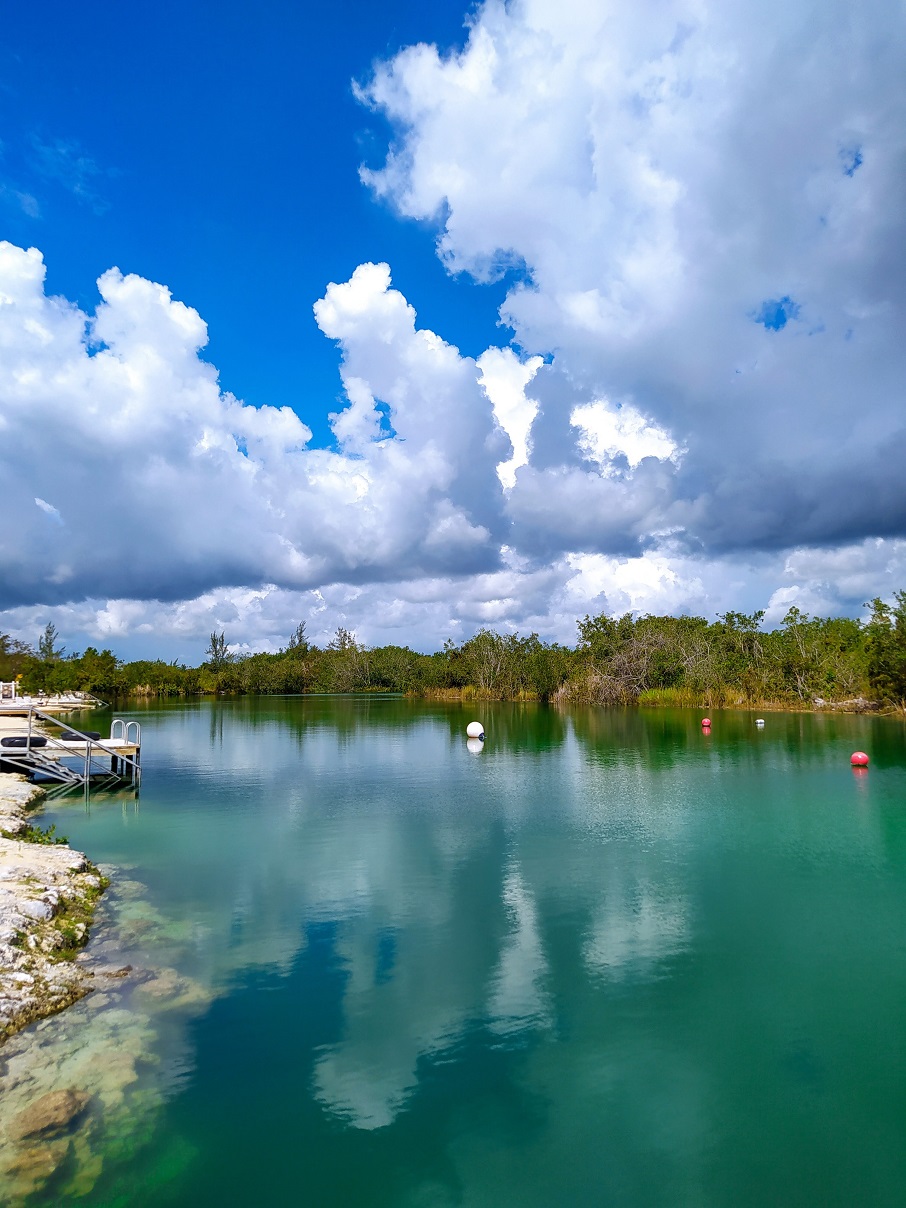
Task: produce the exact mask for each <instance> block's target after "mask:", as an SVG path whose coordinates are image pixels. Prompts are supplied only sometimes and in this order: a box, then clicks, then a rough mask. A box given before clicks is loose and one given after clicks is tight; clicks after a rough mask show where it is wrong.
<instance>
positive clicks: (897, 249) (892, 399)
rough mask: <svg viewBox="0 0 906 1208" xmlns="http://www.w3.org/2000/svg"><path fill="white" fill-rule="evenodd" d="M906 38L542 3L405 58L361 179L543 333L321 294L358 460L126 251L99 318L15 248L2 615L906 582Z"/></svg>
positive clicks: (289, 609) (377, 80)
mask: <svg viewBox="0 0 906 1208" xmlns="http://www.w3.org/2000/svg"><path fill="white" fill-rule="evenodd" d="M904 59H906V16H904V10H903V9H902V7H901V6H899V5H897V4H894V3H892V2H883V0H882V2H879V3H867V4H861V5H858V6H857V5H855V4H851V3H822V4H820V5H818V4H810V5H796V6H792V7H791V6H789V5H786V4H780V3H768V4H767V5H762V6H759V7H758V8H757V9H756V8H754V7H753V6H751V5H744V4H736V3H721V4H716V3H714V4H710V3H704V2H692V0H690V2H685V0H679V2H675V3H668V2H665V3H659V4H646V5H641V6H639V5H635V6H633V5H627V4H625V3H620V4H617V3H609V4H608V3H604V4H598V5H588V4H586V3H582V2H581V0H557V2H556V3H554V2H553V0H528V2H524V3H511V4H509V5H506V6H505V5H504V4H502V3H496V2H491V3H488V4H485V5H484V6H483V7H482V8H480V9H479V10H478V11H477V13H476V14H475V16H474V18H473V20H472V24H471V27H470V31H469V38H468V41H467V43H466V45H465V46H464V48H463V49H462V50H461V51H460V52H457V53H454V54H451V55H449V56H446V57H444V56H441V55H439V54H438V52H437V50H436V49H435V48H434V47H430V46H424V45H420V46H415V47H410V48H408V49H407V50H405V51H403V52H402V53H401V54H399V55H398V56H397V57H396V58H394V59H393V60H391V61H389V62H386V63H383V64H381V65H379V66H378V68H377V70H376V72H375V74H374V76H373V78H372V79H371V80H370V81H369V82H368V83H367V84H365V85H363V86H362V87H361V88H360V95H361V97H362V99H363V101H364V102H365V103H367V104H370V105H372V106H374V107H375V108H376V109H378V110H380V111H381V112H383V113H384V114H385V115H386V116H387V118H388V119H389V121H390V122H391V124H392V127H393V130H394V140H393V143H392V146H391V150H390V153H389V155H388V158H387V160H386V163H385V164H383V165H382V166H380V167H378V168H373V169H363V178H364V179H365V181H366V183H367V184H368V185H369V186H370V187H371V188H372V189H373V190H374V191H375V192H376V193H377V194H379V195H380V196H381V197H382V198H383V199H384V200H385V201H387V202H389V203H390V204H392V205H393V206H394V207H396V209H397V210H398V211H399V213H400V214H401V215H402V216H407V217H411V218H418V219H429V220H432V221H434V222H436V223H437V224H438V228H439V231H440V234H439V239H438V251H439V254H440V255H441V256H442V257H443V258H444V260H445V261H446V262H447V264H448V265H449V267H450V269H451V270H452V271H465V272H467V273H470V274H472V275H473V276H474V277H475V278H476V279H478V280H479V281H480V280H482V279H487V278H489V277H493V276H495V275H499V274H500V273H502V272H504V271H507V270H511V269H512V268H513V267H514V266H515V267H516V268H517V270H518V272H517V276H518V283H517V284H515V285H514V286H513V287H512V288H511V289H510V291H509V293H508V296H507V299H506V302H505V304H504V307H503V309H502V317H503V318H504V320H505V321H506V323H507V324H508V325H509V326H510V327H511V328H512V329H513V332H514V341H513V347H512V348H505V349H490V350H488V352H487V353H485V354H484V356H482V357H480V358H479V359H478V361H477V362H476V361H473V360H471V359H470V358H467V357H464V356H462V355H460V353H459V352H458V350H457V349H455V348H453V347H451V346H450V345H449V344H447V343H445V342H444V341H443V339H442V338H441V337H440V336H439V335H435V334H433V333H431V332H428V331H424V330H419V328H418V326H417V323H416V316H415V313H414V311H413V309H412V307H411V306H410V305H409V304H408V303H407V301H406V300H405V299H404V298H403V297H402V296H401V295H400V294H399V293H398V292H397V291H395V290H394V289H393V288H392V286H391V282H390V273H389V269H388V268H387V266H385V265H374V264H367V265H361V266H360V267H359V268H358V269H357V270H356V271H355V272H354V273H353V275H352V276H351V278H350V279H349V281H347V282H346V283H344V284H334V285H330V286H329V287H328V289H327V291H326V293H325V296H324V297H323V298H322V299H321V300H320V301H319V302H318V303H317V304H316V306H315V314H316V318H317V321H318V324H319V326H320V327H321V329H322V331H323V332H324V334H325V336H326V337H328V338H330V339H332V340H334V341H336V342H337V344H338V346H339V351H340V356H341V359H342V377H343V384H344V389H345V394H346V399H345V403H344V405H343V406H341V407H340V409H339V410H338V411H337V413H336V414H335V415H334V416H333V417H332V426H333V431H334V434H335V437H336V446H335V447H334V448H332V449H329V450H327V449H316V448H312V447H311V446H310V433H309V431H308V429H307V428H306V427H305V425H304V424H303V423H302V422H301V421H300V420H299V419H298V417H297V416H296V415H295V413H294V412H293V411H291V410H290V409H289V408H282V409H280V410H276V409H273V408H267V407H264V408H260V409H258V408H255V407H253V406H249V405H245V404H242V403H240V402H239V401H237V400H236V399H234V398H233V397H232V396H230V395H229V394H227V393H224V392H223V391H222V390H221V389H220V386H219V384H218V381H217V375H216V371H215V370H214V368H213V367H211V366H210V365H208V364H206V363H205V362H204V361H203V360H202V359H201V358H200V357H199V351H200V350H201V349H202V348H203V346H204V343H205V340H206V331H205V326H204V323H203V322H202V320H201V319H200V317H199V316H198V315H197V314H196V313H195V312H194V311H193V310H191V309H190V308H189V307H188V306H186V305H184V304H183V303H181V302H177V301H175V300H173V298H172V297H171V296H170V294H169V292H168V291H167V290H166V289H165V288H164V287H162V286H159V285H154V284H152V283H150V282H148V281H145V280H142V279H139V278H137V277H131V276H127V277H123V276H122V274H120V273H119V272H117V271H116V270H111V271H109V272H107V273H105V274H104V276H102V277H101V279H100V281H99V288H100V292H101V302H100V305H99V306H98V309H97V312H96V313H95V314H94V315H88V314H85V313H82V312H81V311H79V310H78V309H76V308H75V307H73V306H71V305H69V304H68V303H66V302H65V301H63V300H61V299H57V298H49V297H47V296H46V294H45V292H44V288H43V264H42V261H41V258H40V255H39V254H38V253H37V252H35V251H34V250H30V251H25V250H23V249H19V248H15V247H12V246H11V245H9V244H4V245H2V247H0V466H2V474H3V491H4V515H5V517H6V519H7V523H5V524H4V525H3V526H2V530H0V561H2V566H3V576H2V588H0V608H5V609H6V610H7V612H6V613H5V614H0V623H2V624H3V626H4V627H5V628H13V629H14V630H15V629H17V628H18V629H22V630H23V631H24V630H25V629H27V627H28V626H29V625H30V624H33V622H34V619H35V618H36V617H37V615H38V612H40V613H41V615H42V616H43V615H45V614H46V615H51V613H50V612H48V608H47V606H51V605H52V606H55V607H56V608H57V609H59V610H61V611H60V612H59V613H58V614H57V615H59V616H60V617H61V618H64V622H65V623H68V624H69V625H70V627H72V628H76V629H78V630H79V631H83V632H86V633H89V634H94V635H97V636H99V637H103V636H105V635H106V636H117V635H125V634H128V633H132V632H136V631H141V629H142V628H143V627H144V628H146V629H148V630H149V631H151V630H155V629H156V630H157V631H158V632H159V631H161V630H164V631H170V632H173V633H177V634H179V633H182V634H185V635H187V636H188V635H192V634H203V633H206V632H209V631H210V627H211V625H213V624H219V623H223V624H227V625H233V626H234V627H235V628H237V629H238V628H243V629H244V632H243V633H242V635H241V636H244V637H248V638H249V640H254V641H257V642H259V643H263V644H267V642H268V641H269V640H270V638H271V637H272V636H273V638H274V640H275V641H276V640H277V638H278V637H279V636H280V634H281V630H282V634H284V635H285V633H286V632H288V630H289V629H290V628H292V624H290V622H291V621H293V618H295V619H299V618H300V617H301V616H306V617H308V618H309V619H311V620H313V621H315V625H314V630H315V632H317V631H318V626H319V618H321V617H322V616H323V620H324V627H325V629H326V630H328V631H329V629H330V628H332V627H333V626H334V625H335V624H337V623H347V624H351V625H352V626H353V627H355V628H358V629H359V630H360V632H361V633H363V635H364V636H366V638H367V639H368V640H375V641H380V640H403V641H411V642H413V644H421V645H423V646H424V645H431V644H434V643H436V642H438V641H440V640H441V639H442V638H443V637H444V636H446V635H447V634H448V633H451V632H453V633H456V632H466V631H467V630H469V629H470V628H474V627H475V626H476V625H478V624H481V623H492V624H497V625H516V626H519V627H522V628H526V627H529V626H531V627H534V628H538V629H540V630H541V631H542V632H545V633H547V634H548V635H549V636H558V637H561V638H570V637H571V636H572V623H573V619H574V618H575V616H576V615H580V614H581V613H583V612H584V611H586V610H587V609H589V608H600V607H609V608H612V609H621V608H627V607H629V608H641V609H646V608H651V609H652V610H671V611H680V610H683V609H695V610H701V611H706V612H708V611H710V612H713V611H715V610H717V609H721V608H725V607H735V606H739V605H743V606H746V605H748V606H752V607H756V606H764V605H765V604H769V606H770V615H771V616H772V617H773V618H776V617H777V616H779V615H782V611H783V609H784V608H785V607H786V606H787V605H788V604H789V603H793V602H796V603H800V604H801V605H803V606H805V607H812V608H816V609H822V610H825V611H828V610H837V609H852V608H853V607H858V605H859V604H860V603H861V601H862V600H864V599H866V598H867V597H868V596H870V595H874V594H878V593H880V594H887V593H889V591H890V590H892V589H893V588H895V587H898V586H902V585H903V584H904V583H906V544H904V541H903V537H904V536H906V476H904V475H903V472H902V465H903V463H904V455H906V408H904V398H903V388H904V386H903V384H904V382H906V342H904V341H903V340H902V336H901V333H902V331H903V330H904V317H906V316H904V291H906V88H904V85H903V81H902V63H903V62H904ZM514 349H515V350H517V351H514ZM542 358H543V362H544V363H542ZM325 409H327V407H325ZM11 519H14V523H9V521H10V520H11ZM238 585H241V587H242V590H241V591H240V590H237V586H238ZM299 593H303V594H302V595H300V594H299ZM293 623H294V621H293Z"/></svg>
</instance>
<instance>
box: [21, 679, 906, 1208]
mask: <svg viewBox="0 0 906 1208" xmlns="http://www.w3.org/2000/svg"><path fill="white" fill-rule="evenodd" d="M121 715H122V716H134V717H137V718H139V720H140V721H141V723H142V729H143V752H142V759H143V768H144V771H143V779H142V784H141V790H140V794H139V795H138V796H136V795H135V794H134V793H132V792H131V791H125V790H124V791H119V792H114V793H106V794H105V793H98V794H95V795H93V796H92V798H91V800H90V802H89V803H88V804H87V805H86V803H85V802H84V801H83V800H82V798H81V797H80V796H79V795H78V794H77V795H76V796H75V797H68V798H61V799H57V800H56V801H54V802H52V803H50V804H49V806H48V808H47V809H46V810H45V812H44V815H43V817H42V818H41V822H42V824H47V823H50V822H52V823H54V824H55V825H56V827H57V830H58V831H60V832H62V833H63V834H65V835H68V836H69V839H70V842H71V843H72V845H73V846H75V847H77V848H79V849H80V850H83V851H85V852H87V853H88V854H89V856H90V857H91V858H92V859H93V860H94V861H95V862H97V863H102V864H110V865H114V866H116V870H117V871H116V872H115V874H114V877H113V884H112V886H111V889H110V890H109V892H108V894H107V895H105V898H104V901H103V906H102V909H101V911H100V913H99V916H98V922H97V926H96V928H95V929H94V932H93V936H92V940H91V943H90V945H89V954H90V955H92V956H93V957H96V958H97V959H98V960H103V961H106V962H108V963H110V964H112V965H122V964H123V963H126V962H128V963H130V964H131V965H132V966H133V967H134V972H133V973H132V974H131V975H129V976H127V977H126V978H123V979H106V980H105V982H104V985H103V986H102V987H101V988H100V989H99V991H98V992H97V993H95V994H92V995H90V996H89V997H88V998H86V999H85V1000H84V1001H83V1002H81V1003H79V1004H78V1005H77V1006H76V1007H74V1008H72V1009H70V1010H69V1011H67V1012H64V1013H63V1014H62V1015H60V1016H58V1017H56V1018H54V1019H51V1020H46V1021H44V1022H42V1023H40V1024H38V1025H36V1026H35V1027H33V1028H31V1029H29V1030H28V1031H27V1032H26V1033H23V1034H21V1035H20V1036H18V1037H16V1038H14V1039H13V1040H12V1041H11V1042H9V1043H8V1044H7V1045H6V1046H5V1047H4V1049H2V1050H0V1067H2V1069H3V1076H2V1081H0V1089H2V1096H0V1099H2V1104H3V1108H2V1110H6V1111H10V1110H12V1106H11V1105H15V1104H16V1103H18V1104H19V1107H20V1108H21V1105H22V1102H24V1101H27V1100H28V1097H29V1095H31V1096H32V1097H33V1096H34V1095H35V1094H38V1093H43V1092H44V1091H45V1090H47V1089H54V1088H58V1087H67V1086H73V1087H77V1088H81V1089H86V1090H87V1091H89V1093H91V1095H92V1096H93V1098H92V1106H91V1111H90V1116H89V1118H88V1120H87V1122H86V1125H85V1127H83V1128H82V1129H81V1131H80V1132H79V1133H78V1134H77V1135H76V1137H75V1140H74V1141H73V1142H72V1144H70V1145H69V1148H68V1149H67V1150H66V1152H65V1157H60V1155H59V1154H57V1156H56V1158H54V1159H53V1161H55V1162H57V1167H56V1171H55V1173H54V1174H52V1175H51V1176H50V1179H49V1181H47V1182H45V1183H44V1184H43V1186H39V1184H40V1179H38V1178H37V1176H35V1182H34V1184H33V1185H34V1186H35V1187H37V1188H38V1189H37V1190H35V1191H34V1193H33V1194H31V1195H30V1196H29V1198H28V1199H27V1201H26V1202H27V1203H28V1204H33V1205H45V1204H47V1205H49V1204H55V1205H56V1204H60V1203H79V1204H86V1205H88V1204H91V1205H155V1206H160V1205H192V1208H202V1206H207V1205H212V1206H213V1205H218V1206H222V1205H253V1204H269V1205H283V1204H286V1205H291V1204H292V1205H295V1204H311V1205H316V1206H318V1208H332V1206H341V1205H342V1206H344V1208H359V1206H361V1208H371V1206H378V1205H380V1206H388V1208H389V1206H393V1208H397V1206H399V1208H446V1206H448V1205H464V1206H467V1208H501V1206H504V1208H506V1206H509V1205H513V1206H516V1205H519V1206H520V1208H524V1206H535V1205H537V1206H539V1208H541V1206H545V1208H547V1206H550V1205H560V1204H564V1205H566V1204H581V1205H586V1204H587V1205H614V1206H615V1208H616V1206H619V1208H636V1206H640V1208H641V1206H648V1205H651V1206H655V1205H664V1206H669V1208H675V1206H686V1205H688V1206H690V1208H692V1206H711V1205H715V1206H723V1205H727V1206H730V1205H732V1206H733V1208H740V1206H747V1205H751V1206H752V1208H756V1206H757V1208H763V1206H764V1205H783V1206H784V1208H797V1206H800V1205H801V1206H803V1208H805V1206H808V1208H814V1206H816V1205H821V1206H822V1208H827V1206H828V1205H840V1206H841V1208H842V1206H845V1208H852V1206H853V1205H854V1204H859V1205H897V1206H898V1208H899V1206H900V1205H902V1203H903V1202H904V1198H906V727H904V724H903V722H902V720H897V719H884V718H870V717H854V716H824V715H813V714H779V713H765V714H763V715H762V716H764V718H765V722H766V724H765V726H764V728H763V729H760V728H756V727H755V724H754V718H755V714H754V713H746V712H717V713H715V714H712V717H713V721H714V724H713V728H712V732H711V734H710V735H707V734H703V733H702V730H701V727H700V724H699V722H700V718H701V714H700V713H693V712H691V711H687V710H603V709H581V710H580V709H577V710H572V711H559V710H556V709H552V708H546V707H543V706H533V705H485V704H481V705H475V704H472V705H465V706H460V705H445V704H443V705H442V704H432V703H424V702H418V701H409V700H403V699H400V698H391V697H366V696H362V697H288V698H244V699H238V700H227V699H223V700H205V701H199V702H191V703H184V702H183V703H178V704H173V705H169V704H164V705H161V704H157V703H155V704H153V705H150V706H149V707H147V708H141V709H137V708H134V707H133V708H132V711H130V712H127V713H123V714H121ZM95 717H96V715H95ZM473 718H479V719H480V720H481V721H482V722H483V724H484V726H485V731H486V735H487V737H486V741H485V743H484V746H483V749H482V750H481V751H480V752H478V753H473V752H472V751H470V750H469V749H468V747H467V744H466V736H465V727H466V723H467V722H468V721H471V720H473ZM85 724H91V726H92V728H95V729H100V730H101V731H102V732H104V733H106V732H107V729H108V726H109V717H107V716H103V717H102V718H101V720H100V721H97V720H93V721H92V722H90V723H88V722H87V720H86V722H85ZM857 749H861V750H865V751H867V752H868V753H869V755H870V756H871V767H870V769H869V770H868V771H867V773H864V774H859V773H858V772H854V771H853V770H852V769H851V768H850V766H849V756H850V754H851V752H852V751H854V750H857ZM23 1097H24V1098H23ZM3 1152H6V1151H3ZM2 1158H3V1153H2V1152H0V1160H2ZM48 1161H50V1159H48ZM52 1164H53V1163H52V1162H51V1165H52ZM27 1177H30V1176H28V1175H27V1172H26V1175H22V1174H21V1172H20V1176H19V1178H20V1182H19V1183H18V1184H16V1187H17V1188H18V1189H19V1190H20V1192H21V1188H22V1187H26V1188H27V1186H28V1183H27ZM42 1177H43V1176H42ZM23 1178H25V1180H26V1181H25V1182H24V1183H23V1182H22V1179H23ZM13 1190H15V1189H14V1188H13V1187H12V1184H10V1186H9V1188H8V1191H9V1194H10V1195H12V1193H13ZM0 1198H2V1197H0Z"/></svg>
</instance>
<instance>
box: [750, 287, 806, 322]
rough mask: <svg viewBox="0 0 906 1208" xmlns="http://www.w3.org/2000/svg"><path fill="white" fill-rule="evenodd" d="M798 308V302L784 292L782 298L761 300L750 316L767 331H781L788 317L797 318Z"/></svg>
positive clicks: (788, 319)
mask: <svg viewBox="0 0 906 1208" xmlns="http://www.w3.org/2000/svg"><path fill="white" fill-rule="evenodd" d="M800 309H801V307H800V306H799V303H798V302H794V301H793V299H792V298H791V297H790V296H789V295H788V294H785V295H784V296H783V297H782V298H768V299H767V300H766V301H764V302H762V304H761V306H760V307H759V308H758V310H756V311H753V312H752V318H753V319H754V320H755V322H756V323H761V324H763V325H764V327H765V328H766V329H767V330H768V331H782V330H783V328H784V327H786V325H787V323H788V322H789V321H790V319H798V318H799V311H800Z"/></svg>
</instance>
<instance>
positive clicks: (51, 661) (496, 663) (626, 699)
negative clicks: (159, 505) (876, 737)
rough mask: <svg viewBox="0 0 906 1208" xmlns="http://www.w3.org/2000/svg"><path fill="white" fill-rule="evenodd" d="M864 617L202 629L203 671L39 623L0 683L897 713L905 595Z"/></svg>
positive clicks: (904, 672)
mask: <svg viewBox="0 0 906 1208" xmlns="http://www.w3.org/2000/svg"><path fill="white" fill-rule="evenodd" d="M867 607H869V608H870V609H871V612H870V616H869V618H868V620H867V621H865V622H862V621H857V620H852V619H849V618H845V617H831V618H822V617H810V616H807V615H806V614H805V613H803V612H800V611H799V609H797V608H791V609H790V610H789V612H788V613H787V615H786V616H785V617H784V620H783V624H782V625H781V626H780V627H779V628H776V629H772V630H765V629H763V628H762V624H763V621H764V613H763V612H755V613H752V614H751V615H748V614H745V613H741V612H728V613H726V614H725V615H723V616H720V617H718V618H717V620H715V621H708V620H706V619H705V618H704V617H688V616H686V617H656V616H641V617H633V616H632V615H631V614H628V613H627V614H626V615H625V616H622V617H609V616H606V615H604V614H601V615H599V616H594V617H591V616H587V617H585V618H584V619H583V620H581V621H579V623H578V630H579V633H578V642H577V644H576V646H575V647H574V648H572V647H568V646H562V645H559V644H558V643H555V642H554V643H551V642H545V641H542V640H541V639H540V638H539V637H538V635H537V634H534V633H533V634H529V635H528V636H527V637H520V635H519V634H516V633H503V634H502V633H496V632H494V631H493V630H490V629H481V630H479V632H478V633H476V634H475V636H474V637H472V638H470V639H469V640H468V641H467V642H463V643H462V644H459V645H457V644H456V643H455V642H452V641H448V642H446V643H445V644H444V647H443V649H442V650H439V651H437V652H436V653H434V654H419V653H418V652H416V651H414V650H410V649H409V648H408V647H406V646H377V647H367V646H365V645H363V644H362V643H361V642H359V641H358V640H357V638H356V636H355V634H354V633H351V632H350V631H349V630H347V629H343V628H340V629H338V630H337V631H336V634H335V635H334V637H333V639H332V640H331V641H330V642H329V643H328V644H327V646H326V647H324V648H323V649H322V648H320V647H318V646H315V645H313V644H312V643H310V642H309V641H308V638H307V637H306V634H305V625H304V623H303V624H300V625H298V626H297V627H296V629H295V631H294V633H293V634H292V636H291V637H290V639H289V641H288V642H287V644H286V646H285V647H284V648H283V649H282V650H280V651H278V652H277V653H275V654H238V653H236V652H235V651H234V650H231V649H230V646H229V643H228V642H227V638H226V635H225V633H219V634H218V633H212V634H211V640H210V643H209V645H208V649H207V651H206V652H205V653H206V656H207V657H206V659H205V661H204V662H203V663H202V664H201V665H200V666H199V667H186V666H184V665H182V664H180V663H167V662H164V661H163V660H160V659H158V660H153V661H149V660H140V661H137V662H132V663H123V662H121V661H120V660H119V659H117V658H116V656H115V655H114V654H113V653H112V652H111V651H110V650H101V651H98V650H96V649H95V648H94V647H89V648H88V649H87V650H86V651H85V652H84V654H76V653H73V654H69V655H66V654H65V650H64V649H63V648H61V647H60V646H59V645H58V643H57V634H56V631H55V629H54V627H53V625H48V626H47V628H46V629H45V631H44V633H43V635H42V636H41V638H40V639H39V641H38V644H37V648H36V649H35V650H32V649H31V648H29V647H28V646H26V645H24V644H23V643H21V642H15V641H13V640H12V639H10V638H9V637H8V636H5V635H0V678H2V679H11V678H13V677H14V676H16V675H20V676H21V684H22V688H23V690H24V691H30V692H37V691H40V690H43V691H44V692H48V693H50V692H62V691H72V690H76V689H78V690H82V691H87V692H91V693H94V694H95V695H96V696H100V697H103V698H105V699H107V700H114V699H117V698H122V697H128V696H192V695H196V694H205V693H207V694H213V693H248V694H259V695H268V694H283V693H301V692H406V693H414V694H423V695H431V696H449V697H457V698H459V697H461V698H465V699H470V698H472V699H494V700H529V699H532V700H553V701H577V702H585V703H594V704H641V705H685V706H698V705H705V706H709V707H717V706H720V705H765V704H776V705H778V706H784V707H790V706H791V705H797V704H798V705H800V706H802V707H811V706H812V705H814V704H815V703H820V702H822V701H824V702H828V703H834V704H839V703H842V702H850V703H851V704H852V705H853V707H864V706H865V704H866V702H867V701H869V700H870V701H872V702H876V703H878V704H880V705H882V706H889V707H897V708H904V707H906V705H904V702H906V592H902V591H901V592H897V593H896V595H895V596H894V602H893V603H892V604H886V603H884V602H883V601H882V600H873V601H872V602H871V604H870V605H868V606H867Z"/></svg>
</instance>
